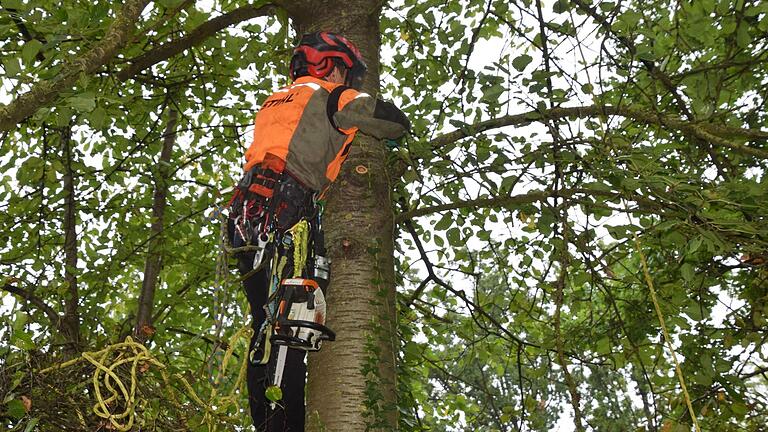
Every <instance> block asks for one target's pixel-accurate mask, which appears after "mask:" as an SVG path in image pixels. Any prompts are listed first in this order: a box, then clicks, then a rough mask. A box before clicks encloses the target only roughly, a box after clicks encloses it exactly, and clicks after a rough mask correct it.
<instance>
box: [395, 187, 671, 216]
mask: <svg viewBox="0 0 768 432" xmlns="http://www.w3.org/2000/svg"><path fill="white" fill-rule="evenodd" d="M577 194H587V195H592V196H602V197H608V198H616V197H619V196H621V192H618V191H606V190H597V189H586V188H574V189H560V190H559V191H557V193H555V192H554V191H551V190H543V191H533V192H529V193H527V194H522V195H509V196H500V197H493V198H481V199H476V200H469V201H455V202H450V203H447V204H440V205H435V206H430V207H422V208H416V209H413V210H410V211H407V212H405V213H400V214H399V215H397V216H396V217H395V223H403V222H405V221H407V220H408V219H413V218H415V217H419V216H424V215H428V214H432V213H439V212H443V211H446V210H456V209H460V208H467V207H471V208H491V207H507V206H512V205H520V204H531V203H534V202H539V201H544V200H546V199H548V198H554V197H556V196H557V197H558V198H563V197H572V196H574V195H577ZM628 199H630V200H632V201H636V202H638V203H640V204H641V205H643V206H645V207H649V208H652V209H655V210H658V209H660V208H661V204H660V203H658V202H656V201H653V200H651V199H648V198H644V197H640V196H631V197H628Z"/></svg>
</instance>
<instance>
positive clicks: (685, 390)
mask: <svg viewBox="0 0 768 432" xmlns="http://www.w3.org/2000/svg"><path fill="white" fill-rule="evenodd" d="M635 247H636V248H637V253H638V254H639V255H640V262H641V263H642V266H643V274H644V275H645V282H646V283H647V284H648V288H649V289H650V291H651V300H652V301H653V307H654V308H655V309H656V316H657V317H658V318H659V324H661V330H662V332H663V333H664V340H665V341H666V343H667V348H668V349H669V351H670V352H671V353H672V360H674V362H675V372H676V373H677V379H678V381H680V387H682V389H683V396H684V397H685V404H686V405H687V406H688V414H690V416H691V420H692V421H693V426H694V427H695V428H696V432H701V429H700V428H699V422H698V421H697V420H696V414H694V412H693V404H692V403H691V396H690V395H689V394H688V387H687V386H686V385H685V377H683V372H682V370H681V368H680V362H678V361H677V354H675V349H674V347H673V346H672V339H671V338H670V337H669V331H667V325H666V323H665V322H664V315H662V314H661V307H660V306H659V301H658V299H657V298H656V290H655V289H654V287H653V279H651V273H650V272H649V271H648V262H647V261H646V259H645V254H643V250H642V248H641V247H640V240H638V238H637V235H635Z"/></svg>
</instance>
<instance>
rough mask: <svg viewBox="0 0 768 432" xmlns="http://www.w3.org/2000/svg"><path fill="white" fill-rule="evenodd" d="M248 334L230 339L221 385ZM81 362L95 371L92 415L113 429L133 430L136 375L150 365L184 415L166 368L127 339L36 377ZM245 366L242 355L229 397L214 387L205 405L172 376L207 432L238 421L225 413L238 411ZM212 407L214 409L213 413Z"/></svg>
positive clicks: (178, 377) (242, 331)
mask: <svg viewBox="0 0 768 432" xmlns="http://www.w3.org/2000/svg"><path fill="white" fill-rule="evenodd" d="M251 332H252V330H251V328H250V326H247V325H246V326H243V327H242V328H240V329H239V330H238V331H237V332H235V334H234V335H233V336H232V338H230V340H229V342H228V347H227V350H226V352H225V353H224V355H223V361H222V365H221V367H220V368H219V376H218V377H217V380H218V381H220V380H221V379H222V378H223V376H224V375H225V374H226V370H227V366H228V364H229V362H230V360H231V358H232V356H233V355H234V350H235V346H236V345H237V343H238V341H239V340H240V339H245V346H246V347H247V345H248V339H249V338H250V335H251ZM83 361H87V362H89V363H90V364H91V365H93V366H94V368H95V370H94V372H93V376H92V378H91V382H92V384H93V389H94V394H95V397H96V403H95V404H94V405H93V407H92V411H93V413H94V414H95V415H97V416H98V417H100V418H103V419H105V420H107V421H109V423H110V425H111V428H112V429H114V430H116V431H119V432H126V431H129V430H130V429H131V428H132V427H133V425H134V422H135V419H136V407H137V406H138V405H140V401H139V400H137V398H136V389H137V387H138V383H139V374H140V373H143V372H145V371H146V370H147V368H149V367H150V366H151V365H154V366H157V367H158V368H159V369H160V373H161V376H162V379H163V383H164V385H165V388H166V390H167V392H166V393H165V394H166V395H167V396H168V399H169V400H170V402H171V404H172V405H173V406H174V407H175V408H177V409H178V410H179V411H180V412H181V411H183V407H182V406H181V404H180V403H179V402H178V398H177V397H176V393H175V391H176V390H175V388H174V386H173V385H171V377H170V376H169V375H168V373H167V372H166V366H165V365H164V364H163V363H161V362H160V361H159V360H157V359H156V358H155V357H154V356H153V355H152V354H151V353H150V352H149V349H147V347H146V346H144V345H143V344H141V343H138V342H136V341H134V340H133V339H132V338H131V337H130V336H128V337H126V338H125V341H124V342H120V343H116V344H113V345H109V346H107V347H105V348H103V349H101V350H99V351H95V352H83V353H82V354H81V356H80V357H78V358H75V359H72V360H69V361H66V362H63V363H59V364H56V365H53V366H51V367H48V368H45V369H41V370H39V371H38V373H39V374H46V373H49V372H52V371H56V370H61V369H66V368H68V367H71V366H74V365H76V364H78V363H81V362H83ZM123 365H130V367H129V369H130V375H129V376H130V382H129V383H126V382H125V381H124V378H121V377H120V375H119V374H118V372H117V370H116V369H117V368H119V367H120V366H123ZM247 366H248V356H247V355H243V356H242V360H241V362H240V367H239V369H238V373H237V378H236V379H235V382H234V385H233V386H232V388H231V389H230V391H229V393H228V394H226V395H219V394H218V390H217V388H215V387H214V388H213V389H212V391H211V394H210V396H209V397H208V398H207V402H206V401H204V400H203V399H202V398H201V397H200V396H199V395H198V394H197V392H196V391H195V390H194V388H193V387H192V385H191V384H190V383H189V381H188V380H187V379H186V378H185V377H184V376H183V375H181V374H178V373H177V374H174V375H173V378H175V379H176V380H177V381H179V382H181V384H182V385H183V387H184V388H185V389H186V394H187V396H188V397H189V398H190V399H191V400H192V401H193V402H195V404H197V405H198V407H199V408H200V409H201V410H202V411H203V412H204V413H205V414H204V415H203V423H204V424H206V425H207V426H208V430H209V431H210V432H215V431H216V429H217V424H218V421H217V420H224V421H231V422H237V421H238V420H237V419H235V418H233V419H229V418H228V416H227V415H226V412H227V411H228V408H229V407H230V406H233V405H234V406H235V408H236V410H235V411H234V412H239V411H240V404H239V402H238V400H239V397H238V394H237V393H238V392H241V393H242V391H243V390H244V388H243V387H244V382H245V376H246V369H247ZM105 396H106V397H105ZM121 406H122V411H120V412H112V409H115V407H121ZM213 407H215V409H214V408H213ZM81 423H83V424H85V419H84V418H81Z"/></svg>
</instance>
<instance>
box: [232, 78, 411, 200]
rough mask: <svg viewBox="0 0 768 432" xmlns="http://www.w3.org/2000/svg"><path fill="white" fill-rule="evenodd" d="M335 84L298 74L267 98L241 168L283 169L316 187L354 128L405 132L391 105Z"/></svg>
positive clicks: (332, 170) (337, 164)
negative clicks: (288, 83) (292, 80)
mask: <svg viewBox="0 0 768 432" xmlns="http://www.w3.org/2000/svg"><path fill="white" fill-rule="evenodd" d="M339 86H341V84H336V83H331V82H328V81H325V80H321V79H317V78H314V77H310V76H304V77H300V78H297V79H296V81H295V82H294V83H293V84H291V85H289V86H287V87H284V88H281V89H280V90H278V91H276V92H275V93H274V94H272V95H271V96H270V97H268V98H267V99H266V100H265V101H264V103H263V104H262V105H261V108H260V110H259V112H258V113H257V114H256V119H255V121H254V130H253V142H252V143H251V145H250V147H249V148H248V150H247V151H246V153H245V159H246V164H245V167H244V169H245V171H246V172H247V171H248V170H250V169H251V168H252V167H254V166H256V165H260V166H262V167H264V168H271V169H273V170H275V171H278V172H282V171H283V170H285V171H287V172H288V173H289V174H290V175H292V176H293V177H294V178H296V179H297V180H298V181H299V182H301V183H302V184H303V185H304V186H306V187H308V188H310V189H312V190H315V191H320V190H323V189H324V188H325V186H327V185H328V183H330V182H333V181H334V180H336V177H337V176H338V175H339V170H340V169H341V164H342V163H343V162H344V160H345V159H346V158H347V155H348V154H349V150H350V146H351V144H352V140H353V139H354V137H355V134H356V133H357V131H358V130H360V131H362V132H363V133H365V134H368V135H372V136H374V137H376V138H380V139H381V138H389V139H397V138H399V137H401V136H402V135H403V134H405V132H406V131H407V128H408V127H409V123H408V120H407V119H405V116H404V115H403V114H402V112H400V111H399V110H398V109H397V108H395V107H394V105H392V104H391V103H389V102H383V101H381V100H377V99H376V98H373V97H371V96H370V95H368V94H366V93H361V92H358V91H357V90H354V89H352V88H342V89H338V90H337V91H336V92H334V89H336V88H337V87H339ZM341 90H343V91H341ZM340 91H341V92H340ZM331 95H333V96H332V97H331ZM329 97H331V105H330V106H329ZM336 97H338V103H337V104H338V106H337V107H334V106H333V104H334V102H335V99H336ZM334 108H336V109H334ZM331 122H333V123H335V125H334V124H332V123H331Z"/></svg>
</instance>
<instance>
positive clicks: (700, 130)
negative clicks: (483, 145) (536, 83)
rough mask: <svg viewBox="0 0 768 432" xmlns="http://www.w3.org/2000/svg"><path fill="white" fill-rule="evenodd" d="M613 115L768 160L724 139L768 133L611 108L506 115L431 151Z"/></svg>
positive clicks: (452, 135)
mask: <svg viewBox="0 0 768 432" xmlns="http://www.w3.org/2000/svg"><path fill="white" fill-rule="evenodd" d="M611 115H617V116H620V117H625V118H628V119H632V120H635V121H637V122H640V123H644V124H648V125H657V126H662V127H664V128H666V129H670V130H677V131H681V132H684V133H687V134H690V135H693V136H695V137H697V138H701V139H703V140H705V141H708V142H710V143H712V144H715V145H718V146H721V147H727V148H730V149H731V150H733V151H735V152H737V153H741V154H745V155H749V156H754V157H757V158H760V159H768V150H764V149H760V148H754V147H748V146H746V145H744V144H739V143H737V142H733V141H731V140H730V139H727V138H723V137H724V136H726V137H729V138H730V137H734V136H736V137H742V138H749V139H756V140H768V131H762V130H755V129H743V128H736V127H730V126H719V125H714V124H710V123H693V122H689V121H686V120H683V119H680V118H678V117H672V116H665V115H661V114H656V113H653V112H650V111H645V110H641V109H635V108H629V107H624V106H610V105H605V106H601V105H589V106H580V107H568V108H551V109H548V110H546V111H538V110H534V111H529V112H526V113H522V114H513V115H507V116H504V117H499V118H496V119H491V120H486V121H484V122H480V123H476V124H474V125H467V126H466V127H462V128H460V129H458V130H455V131H453V132H449V133H446V134H443V135H440V136H438V137H436V138H435V139H433V140H432V141H431V143H430V144H431V147H432V149H433V150H436V149H439V148H441V147H444V146H446V145H449V144H452V143H454V142H456V141H459V140H461V139H464V138H467V137H470V136H473V135H477V134H479V133H481V132H485V131H487V130H490V129H497V128H501V127H505V126H525V125H528V124H531V123H534V122H545V121H549V120H554V119H562V118H585V117H597V116H611Z"/></svg>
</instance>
